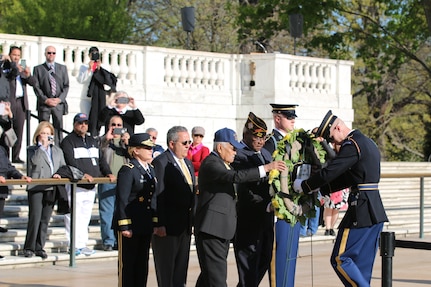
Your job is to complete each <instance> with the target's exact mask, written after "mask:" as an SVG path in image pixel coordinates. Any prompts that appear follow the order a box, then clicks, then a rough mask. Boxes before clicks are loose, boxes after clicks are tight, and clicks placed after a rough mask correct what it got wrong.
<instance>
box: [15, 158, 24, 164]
mask: <svg viewBox="0 0 431 287" xmlns="http://www.w3.org/2000/svg"><path fill="white" fill-rule="evenodd" d="M12 163H24V161H23V160H22V159H20V158H15V159H13V160H12Z"/></svg>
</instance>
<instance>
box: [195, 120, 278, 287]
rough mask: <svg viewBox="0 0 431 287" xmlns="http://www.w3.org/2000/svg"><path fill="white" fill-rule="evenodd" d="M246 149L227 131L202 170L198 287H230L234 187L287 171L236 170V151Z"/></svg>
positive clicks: (263, 168) (197, 231) (218, 134)
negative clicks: (229, 254)
mask: <svg viewBox="0 0 431 287" xmlns="http://www.w3.org/2000/svg"><path fill="white" fill-rule="evenodd" d="M243 147H244V146H243V145H242V144H241V143H239V142H238V140H237V136H236V133H235V132H234V131H233V130H231V129H228V128H223V129H220V130H218V131H217V132H216V133H215V135H214V146H213V151H212V152H211V153H210V154H209V155H208V156H207V157H206V158H205V159H204V161H203V162H202V164H201V168H200V170H199V179H198V181H199V194H198V199H197V208H196V215H195V236H196V249H197V253H198V258H199V265H200V267H201V273H200V275H199V278H198V281H197V282H196V286H198V287H203V286H227V283H226V279H227V260H226V259H227V255H228V252H229V244H230V241H231V239H232V238H233V236H234V234H235V230H236V194H235V189H234V185H233V184H234V183H242V182H252V181H258V180H259V179H260V178H263V177H265V176H266V175H267V173H268V172H269V171H270V170H272V169H278V170H280V171H282V170H285V169H286V165H285V164H284V162H283V161H274V162H271V163H268V164H265V165H263V164H262V165H260V166H258V167H253V168H250V169H244V170H234V169H233V168H232V167H231V166H230V164H231V163H232V162H233V161H234V158H235V155H236V149H239V148H243Z"/></svg>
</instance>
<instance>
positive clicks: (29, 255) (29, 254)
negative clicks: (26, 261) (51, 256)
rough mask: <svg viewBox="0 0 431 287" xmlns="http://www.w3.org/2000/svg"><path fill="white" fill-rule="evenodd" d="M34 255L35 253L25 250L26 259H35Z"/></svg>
mask: <svg viewBox="0 0 431 287" xmlns="http://www.w3.org/2000/svg"><path fill="white" fill-rule="evenodd" d="M33 254H34V253H33V251H31V250H28V249H26V250H24V257H27V258H30V257H33Z"/></svg>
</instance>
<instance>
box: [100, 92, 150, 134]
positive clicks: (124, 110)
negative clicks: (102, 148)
mask: <svg viewBox="0 0 431 287" xmlns="http://www.w3.org/2000/svg"><path fill="white" fill-rule="evenodd" d="M114 115H119V116H120V117H121V118H122V119H123V125H124V128H126V129H127V132H128V133H129V134H131V135H132V134H134V133H135V125H142V124H143V123H144V122H145V118H144V116H143V115H142V112H141V111H140V110H139V109H138V108H137V106H136V102H135V99H134V98H132V97H129V95H128V94H127V93H126V92H124V91H119V92H117V93H116V94H115V96H114V99H113V100H112V101H111V102H110V103H109V105H108V106H106V107H105V108H103V109H102V110H101V111H100V113H99V121H100V122H102V123H105V132H108V130H109V124H108V121H109V119H110V118H111V117H112V116H114Z"/></svg>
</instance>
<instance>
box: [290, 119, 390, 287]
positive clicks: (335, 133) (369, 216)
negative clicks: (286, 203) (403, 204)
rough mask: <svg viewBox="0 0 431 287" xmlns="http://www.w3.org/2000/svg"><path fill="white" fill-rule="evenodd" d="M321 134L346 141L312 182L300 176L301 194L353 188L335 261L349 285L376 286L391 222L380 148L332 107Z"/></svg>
mask: <svg viewBox="0 0 431 287" xmlns="http://www.w3.org/2000/svg"><path fill="white" fill-rule="evenodd" d="M316 135H317V136H319V137H323V138H324V139H326V140H328V141H329V142H333V143H335V144H337V145H340V146H341V147H340V150H339V152H338V154H337V155H336V156H335V157H334V158H333V159H332V160H331V161H330V162H329V163H328V165H327V166H326V167H324V168H322V169H321V170H320V172H318V173H315V174H314V175H312V176H311V177H310V178H309V179H307V180H301V179H296V180H295V182H294V189H295V191H296V192H306V193H310V192H316V190H318V188H320V192H321V193H322V195H328V194H329V193H331V192H335V191H338V190H341V189H343V188H349V187H350V189H351V192H350V195H349V200H348V202H349V207H348V209H347V212H346V214H345V215H344V217H343V220H342V221H341V223H340V226H339V231H338V234H337V238H336V240H335V244H334V249H333V251H332V255H331V264H332V267H333V268H334V270H335V272H336V273H337V275H338V277H339V278H340V279H341V281H342V282H343V284H344V286H370V281H371V273H372V271H373V264H374V259H375V255H376V253H377V248H378V243H379V237H380V232H381V231H382V229H383V224H384V222H386V221H388V218H387V217H386V212H385V209H384V207H383V203H382V200H381V198H380V193H379V189H378V183H379V181H380V152H379V149H378V147H377V145H376V144H375V143H374V142H373V141H372V140H371V139H370V138H368V137H366V136H365V135H363V134H362V133H361V132H360V131H359V130H352V129H350V128H349V127H347V125H346V124H345V123H344V122H343V121H342V120H341V119H340V118H338V117H337V116H335V115H333V114H332V112H331V111H328V113H327V114H326V116H325V117H324V119H323V121H322V123H321V124H320V126H319V128H318V130H317V132H316Z"/></svg>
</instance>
